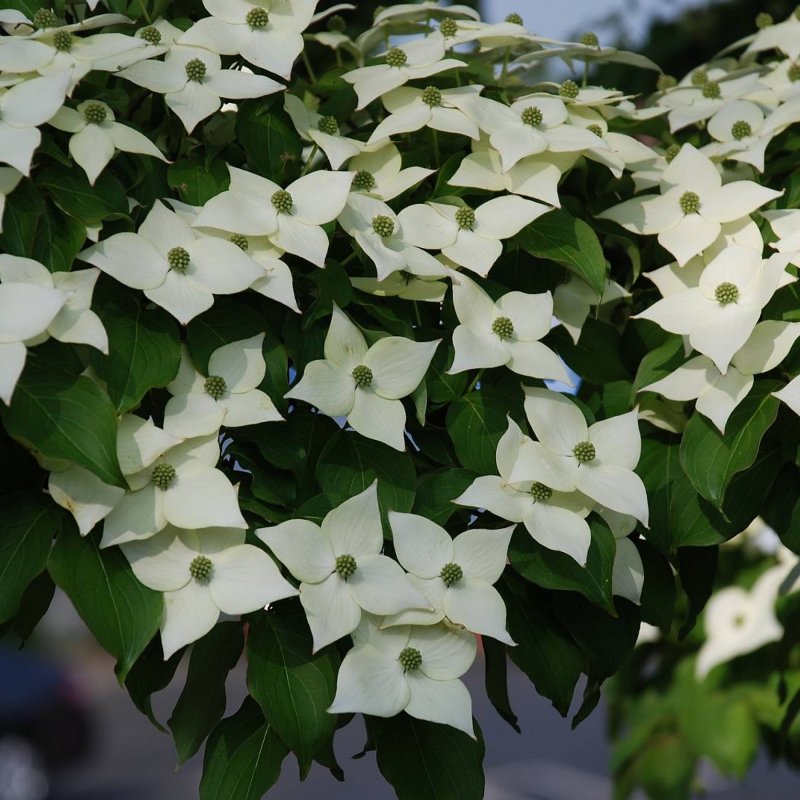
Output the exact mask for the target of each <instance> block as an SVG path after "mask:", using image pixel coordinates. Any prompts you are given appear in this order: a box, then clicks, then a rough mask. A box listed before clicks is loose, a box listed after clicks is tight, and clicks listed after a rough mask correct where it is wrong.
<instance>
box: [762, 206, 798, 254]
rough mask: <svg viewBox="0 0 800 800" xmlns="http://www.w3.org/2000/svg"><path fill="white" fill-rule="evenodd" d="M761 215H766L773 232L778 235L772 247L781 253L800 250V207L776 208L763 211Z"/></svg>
mask: <svg viewBox="0 0 800 800" xmlns="http://www.w3.org/2000/svg"><path fill="white" fill-rule="evenodd" d="M761 216H762V217H766V219H767V221H768V222H769V226H770V228H772V232H773V233H774V234H775V235H776V236H777V237H778V240H777V241H775V242H772V243H771V245H770V246H771V247H774V248H775V249H776V250H777V251H778V252H780V253H790V252H791V253H794V252H797V251H798V250H800V209H795V208H776V209H774V210H769V211H762V212H761Z"/></svg>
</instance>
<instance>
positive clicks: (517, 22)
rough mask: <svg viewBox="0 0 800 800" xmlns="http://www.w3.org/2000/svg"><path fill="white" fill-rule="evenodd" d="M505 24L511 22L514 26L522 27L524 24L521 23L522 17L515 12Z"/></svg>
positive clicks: (508, 17)
mask: <svg viewBox="0 0 800 800" xmlns="http://www.w3.org/2000/svg"><path fill="white" fill-rule="evenodd" d="M506 22H511V23H512V24H514V25H524V24H525V23H524V22H523V21H522V16H521V15H520V14H517V12H516V11H512V12H511V13H510V14H509V15H508V16H507V17H506Z"/></svg>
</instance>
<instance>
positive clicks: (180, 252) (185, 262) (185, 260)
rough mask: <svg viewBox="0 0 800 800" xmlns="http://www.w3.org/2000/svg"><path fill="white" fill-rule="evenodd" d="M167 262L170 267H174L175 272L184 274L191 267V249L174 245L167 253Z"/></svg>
mask: <svg viewBox="0 0 800 800" xmlns="http://www.w3.org/2000/svg"><path fill="white" fill-rule="evenodd" d="M167 262H168V263H169V266H170V269H174V270H175V272H180V273H181V275H183V273H184V272H186V270H187V269H189V251H188V250H186V249H185V248H183V247H173V248H172V250H170V251H169V252H168V253H167Z"/></svg>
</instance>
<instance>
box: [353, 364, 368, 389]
mask: <svg viewBox="0 0 800 800" xmlns="http://www.w3.org/2000/svg"><path fill="white" fill-rule="evenodd" d="M351 375H352V376H353V380H354V381H355V382H356V385H357V386H362V387H365V386H371V385H372V370H371V369H370V368H369V367H367V366H365V365H364V364H359V365H358V366H357V367H353V371H352V373H351Z"/></svg>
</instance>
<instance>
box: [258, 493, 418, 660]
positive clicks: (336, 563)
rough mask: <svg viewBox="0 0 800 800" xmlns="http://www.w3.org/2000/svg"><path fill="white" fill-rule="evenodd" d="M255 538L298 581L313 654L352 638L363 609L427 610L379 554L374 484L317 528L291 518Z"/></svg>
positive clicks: (406, 581) (261, 530)
mask: <svg viewBox="0 0 800 800" xmlns="http://www.w3.org/2000/svg"><path fill="white" fill-rule="evenodd" d="M256 534H257V535H258V537H259V539H261V541H263V542H264V543H265V544H266V545H267V546H268V547H269V548H270V550H272V552H273V553H274V554H275V556H276V557H277V558H278V560H279V561H280V562H281V563H282V564H284V565H285V566H286V568H287V569H288V570H289V572H291V573H292V575H294V577H295V578H297V579H298V580H299V581H301V583H300V602H301V603H302V604H303V609H304V610H305V612H306V616H307V617H308V624H309V626H310V628H311V634H312V636H313V637H314V651H315V652H316V651H317V650H319V649H320V648H322V647H325V646H326V645H328V644H330V643H331V642H335V641H336V640H337V639H341V638H342V636H347V634H348V633H352V632H353V631H354V630H355V629H356V628H357V627H358V625H359V623H360V622H361V618H362V610H363V611H366V612H368V613H370V614H379V615H384V614H396V613H398V612H399V611H403V610H405V609H407V608H429V607H430V606H429V604H428V601H427V600H426V599H425V597H424V596H423V595H422V594H420V593H419V592H418V591H417V590H416V589H415V588H414V587H413V586H412V584H411V582H410V581H409V579H408V577H407V575H406V574H405V572H403V570H402V569H401V568H400V565H399V564H398V563H397V562H396V561H394V560H393V559H391V558H389V557H388V556H384V555H381V550H382V549H383V529H382V527H381V515H380V509H379V508H378V487H377V482H374V483H372V485H371V486H369V487H368V488H367V489H365V490H364V491H363V492H361V493H360V494H357V495H355V497H351V498H350V499H349V500H345V502H344V503H341V504H340V505H338V506H337V507H336V508H334V509H333V510H332V511H329V512H328V513H327V514H326V515H325V518H324V519H323V520H322V525H321V526H318V525H315V524H314V523H313V522H309V521H307V520H303V519H292V520H289V521H288V522H283V523H281V524H280V525H275V526H274V527H272V528H259V529H258V530H257V531H256Z"/></svg>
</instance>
